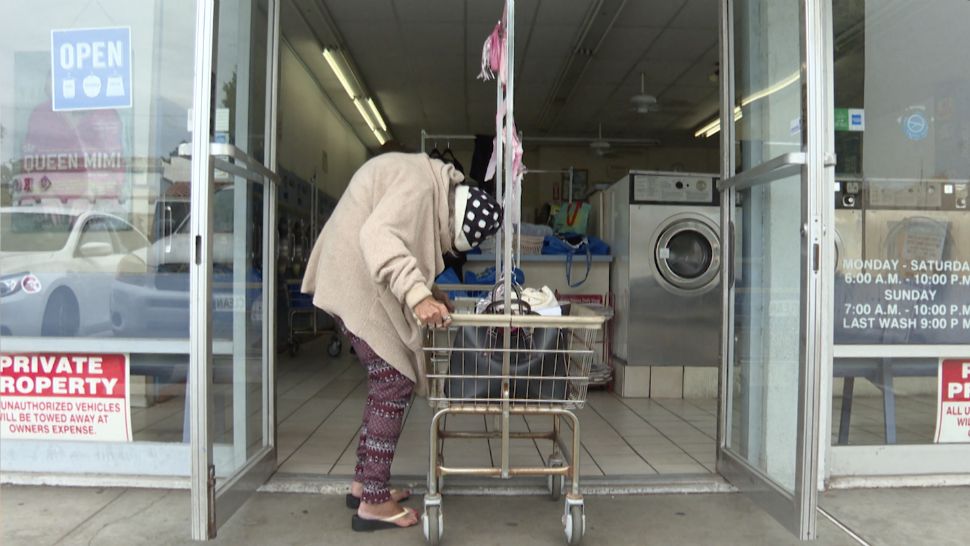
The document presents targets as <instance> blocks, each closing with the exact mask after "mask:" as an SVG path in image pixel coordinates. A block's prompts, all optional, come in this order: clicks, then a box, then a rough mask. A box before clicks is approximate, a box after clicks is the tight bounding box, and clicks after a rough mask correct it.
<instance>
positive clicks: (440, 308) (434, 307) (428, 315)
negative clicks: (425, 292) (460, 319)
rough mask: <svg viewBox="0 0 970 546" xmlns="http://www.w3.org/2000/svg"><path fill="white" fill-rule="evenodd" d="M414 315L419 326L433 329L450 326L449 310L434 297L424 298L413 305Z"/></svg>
mask: <svg viewBox="0 0 970 546" xmlns="http://www.w3.org/2000/svg"><path fill="white" fill-rule="evenodd" d="M414 314H415V316H417V317H418V322H419V323H420V324H427V325H429V326H434V327H435V328H444V327H446V326H448V325H449V324H451V310H450V309H449V308H448V305H446V304H444V303H442V302H440V301H438V300H437V299H436V298H435V297H434V296H432V297H428V298H425V299H423V300H421V303H419V304H417V305H415V306H414Z"/></svg>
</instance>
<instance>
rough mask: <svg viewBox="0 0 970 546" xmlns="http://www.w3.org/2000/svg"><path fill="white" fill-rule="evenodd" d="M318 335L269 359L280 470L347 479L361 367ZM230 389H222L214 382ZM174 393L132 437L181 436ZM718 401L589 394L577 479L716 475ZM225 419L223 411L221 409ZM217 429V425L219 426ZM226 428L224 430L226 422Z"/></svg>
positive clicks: (837, 401) (533, 450)
mask: <svg viewBox="0 0 970 546" xmlns="http://www.w3.org/2000/svg"><path fill="white" fill-rule="evenodd" d="M325 348H326V345H325V343H324V341H323V340H322V339H318V340H315V341H312V342H310V343H307V344H304V345H303V347H302V349H301V352H300V354H299V355H297V357H295V358H290V357H288V356H287V355H279V356H278V357H277V366H278V380H277V393H278V396H277V415H278V416H279V429H278V440H279V461H280V468H279V472H281V473H292V474H319V475H331V476H333V475H338V476H345V475H349V474H351V473H352V472H353V466H354V450H355V448H356V439H357V433H358V430H359V426H360V414H361V411H362V408H363V402H364V398H365V397H366V384H365V376H364V373H363V369H362V368H361V367H360V366H359V365H358V364H357V361H356V359H355V358H353V357H351V356H350V355H349V354H348V353H347V350H346V347H345V350H344V352H343V354H342V355H341V356H340V357H338V358H336V359H332V358H329V357H326V356H321V355H325V353H326V351H325ZM216 388H217V390H219V389H222V390H228V388H229V386H228V385H217V387H216ZM166 390H167V391H168V392H169V393H171V394H173V396H171V397H169V398H167V399H166V400H165V401H163V402H160V403H157V404H155V405H153V406H151V407H149V408H134V409H133V411H132V427H133V431H134V436H135V440H136V441H167V442H179V441H182V439H183V438H182V429H183V421H184V419H183V408H184V400H185V399H184V395H183V394H182V392H184V384H183V385H169V386H167V389H166ZM841 403H842V401H841V397H838V396H836V397H834V398H833V400H832V442H833V443H835V442H836V441H837V438H838V427H839V411H840V408H841ZM716 406H717V402H716V400H714V399H688V400H680V399H650V400H648V399H634V398H628V399H624V398H620V397H619V396H616V395H615V394H613V393H610V392H607V391H604V390H591V391H590V393H589V397H588V404H587V405H586V408H584V409H582V410H580V411H579V412H578V416H579V418H580V424H581V427H582V444H583V451H582V453H581V472H582V474H583V475H585V476H630V475H634V476H655V475H675V474H708V473H712V472H714V461H715V447H714V442H715V440H714V438H715V434H716V411H717V408H716ZM222 415H224V416H225V417H224V418H225V419H226V420H227V422H228V420H229V419H231V415H232V412H231V411H229V410H228V408H227V409H226V410H225V411H224V412H223V413H222ZM896 415H897V435H898V442H899V443H907V444H912V443H930V442H932V435H933V426H934V424H935V418H936V409H935V403H934V397H933V396H929V395H909V396H897V400H896ZM430 418H431V408H430V407H429V406H428V405H427V403H426V402H425V401H424V399H416V400H415V402H414V403H413V404H412V405H411V406H410V407H409V410H408V415H407V418H406V422H405V427H404V432H403V434H402V436H401V440H400V446H399V449H398V456H397V457H396V459H395V463H394V468H393V472H394V473H395V475H423V474H425V472H426V471H427V466H428V462H427V461H428V442H429V440H428V424H429V422H430ZM550 421H551V420H550V419H548V418H545V419H541V418H538V417H530V418H528V419H525V418H522V417H516V418H515V419H514V421H513V425H512V426H513V430H543V429H548V428H549V427H550V426H551V423H550ZM491 426H494V423H493V422H492V418H486V417H484V416H460V417H458V416H452V417H450V418H449V421H448V428H449V429H452V430H457V429H467V430H486V429H488V428H489V427H491ZM217 428H218V427H217ZM225 428H226V431H227V432H228V431H230V430H231V426H227V427H225ZM883 439H884V427H883V408H882V398H881V397H878V396H856V398H855V403H854V407H853V412H852V420H851V427H850V431H849V443H850V444H855V445H859V444H882V443H884V440H883ZM550 451H551V446H550V444H549V442H547V441H541V440H540V441H538V442H536V441H532V440H517V441H514V442H513V443H512V446H511V455H512V463H513V464H514V465H517V466H527V465H528V466H531V465H540V464H543V462H544V458H545V457H546V456H548V454H549V452H550ZM500 456H501V455H500V446H499V445H498V442H496V441H494V440H493V441H491V442H490V441H489V440H484V439H482V440H452V441H449V443H448V444H447V445H446V448H445V457H446V460H447V463H448V464H450V465H455V466H458V465H461V466H476V465H481V466H486V465H488V466H490V465H492V464H495V463H496V462H497V461H499V460H500Z"/></svg>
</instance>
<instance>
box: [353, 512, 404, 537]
mask: <svg viewBox="0 0 970 546" xmlns="http://www.w3.org/2000/svg"><path fill="white" fill-rule="evenodd" d="M412 513H414V512H412V511H411V509H410V508H405V509H404V510H401V513H399V514H397V515H396V516H391V517H389V518H382V519H365V518H362V517H360V516H358V515H357V514H354V517H352V518H351V519H350V528H351V529H353V530H354V531H357V532H371V531H383V530H385V529H407V527H401V526H400V525H398V524H396V523H394V522H395V521H397V520H399V519H401V518H406V517H408V516H409V515H411V514H412ZM415 525H417V524H415ZM408 527H414V525H408Z"/></svg>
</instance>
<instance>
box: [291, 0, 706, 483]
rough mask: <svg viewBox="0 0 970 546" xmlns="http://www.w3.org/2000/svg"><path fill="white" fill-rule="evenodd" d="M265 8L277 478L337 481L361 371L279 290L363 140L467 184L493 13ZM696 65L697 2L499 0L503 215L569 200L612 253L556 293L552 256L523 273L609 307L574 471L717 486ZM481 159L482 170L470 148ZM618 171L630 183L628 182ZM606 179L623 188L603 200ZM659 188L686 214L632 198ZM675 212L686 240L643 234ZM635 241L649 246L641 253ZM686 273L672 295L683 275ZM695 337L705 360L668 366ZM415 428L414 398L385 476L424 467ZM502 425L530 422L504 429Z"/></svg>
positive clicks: (489, 115)
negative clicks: (273, 70) (506, 50)
mask: <svg viewBox="0 0 970 546" xmlns="http://www.w3.org/2000/svg"><path fill="white" fill-rule="evenodd" d="M281 8H282V9H281V33H282V39H281V46H280V106H279V124H280V128H279V130H278V137H279V142H278V150H279V155H278V157H279V165H280V172H281V173H283V178H284V181H283V183H282V185H281V190H280V191H281V194H280V199H279V202H280V204H279V211H280V212H279V220H280V222H281V228H280V229H281V232H280V235H281V237H280V241H281V243H280V256H281V263H280V269H279V270H280V271H281V272H283V273H281V274H280V275H279V277H280V278H279V281H280V282H281V283H282V285H283V286H286V283H287V282H288V283H289V287H290V288H281V289H280V290H279V291H278V292H277V293H278V294H280V295H281V296H284V295H285V294H289V295H291V296H293V297H292V298H287V299H286V302H284V301H280V298H278V309H277V317H278V318H277V322H278V324H279V325H280V329H279V330H280V331H279V332H278V337H277V340H278V341H277V347H278V349H279V351H278V355H277V359H276V362H277V374H278V386H277V416H278V418H277V422H278V439H279V445H278V461H279V470H278V476H289V477H293V476H297V475H299V476H304V477H314V478H322V477H326V478H335V479H342V478H346V477H348V476H350V475H351V474H352V472H353V465H354V457H355V455H354V451H355V447H356V438H357V434H358V432H359V425H360V414H361V411H362V406H363V402H364V399H365V397H366V377H365V374H364V371H363V369H362V368H361V367H360V366H359V364H358V363H357V362H356V359H355V358H354V356H353V355H351V354H349V346H348V345H347V344H346V343H344V344H343V346H342V347H340V346H339V343H334V342H333V341H332V340H331V333H330V332H329V331H327V327H328V326H329V325H330V323H329V319H328V318H327V317H326V316H323V315H322V314H321V315H319V316H316V317H314V316H313V313H312V312H309V313H306V312H302V311H301V310H300V307H299V305H300V302H299V301H297V300H298V299H299V296H296V295H295V294H294V292H293V290H292V287H293V286H294V285H295V284H296V283H297V282H298V280H299V278H300V273H301V271H302V261H304V260H305V259H306V255H307V254H308V253H309V245H311V244H312V242H313V238H314V237H315V236H316V233H317V231H318V230H319V226H320V225H322V222H325V220H326V215H327V211H328V210H330V208H331V207H332V205H333V203H335V201H336V199H338V198H339V196H340V194H341V192H342V191H343V188H344V187H345V186H346V184H347V182H348V180H349V179H350V176H351V174H352V173H353V171H354V170H355V169H356V168H357V167H358V166H359V165H360V164H362V163H363V162H364V161H365V160H366V159H367V157H369V156H370V155H372V154H373V153H374V152H376V151H377V150H379V149H380V148H381V145H382V144H384V141H385V140H390V141H391V143H390V144H385V145H384V147H385V148H387V147H393V149H402V148H403V149H404V150H407V151H415V152H416V151H422V150H423V151H425V152H428V153H430V154H431V155H435V154H438V155H444V156H450V158H451V159H452V160H453V161H454V162H455V163H456V164H458V165H460V166H461V168H462V169H463V171H464V172H465V174H466V176H468V177H469V178H471V179H473V180H475V181H476V182H484V181H483V180H480V179H481V178H482V174H481V173H480V171H481V169H482V167H483V165H481V163H482V151H481V148H482V147H483V146H486V147H487V145H490V143H491V135H493V134H494V116H495V86H494V83H493V82H483V81H479V80H476V78H475V77H476V75H477V74H478V72H479V70H480V57H481V47H482V43H483V41H484V40H485V38H486V37H487V35H488V34H489V32H491V30H492V27H493V26H494V25H495V22H496V21H497V20H498V19H499V18H500V17H501V10H502V3H501V2H487V3H483V2H471V1H466V2H448V3H434V2H419V3H413V2H397V1H390V0H386V1H375V2H359V1H349V0H348V1H327V2H307V1H299V0H292V1H285V2H283V3H282V5H281ZM325 50H327V51H329V52H330V53H329V55H325V54H324V51H325ZM718 55H719V53H718V3H717V2H716V1H715V0H688V1H684V0H663V1H655V2H626V1H606V2H597V3H593V4H591V3H589V2H584V1H579V0H573V1H569V2H550V1H542V0H532V1H520V2H517V4H516V58H515V77H516V82H517V83H516V89H517V90H516V117H517V125H518V127H519V129H520V130H521V131H522V132H523V140H524V147H525V157H524V161H525V164H526V165H527V166H528V168H529V170H530V171H531V172H530V173H529V174H527V175H526V178H525V182H524V183H523V210H522V215H523V221H524V222H528V223H532V224H535V225H539V224H542V223H544V220H545V217H546V216H548V212H547V211H546V208H547V207H548V205H550V204H552V205H555V204H556V203H561V202H566V203H568V202H569V201H571V200H575V201H576V202H581V201H585V202H588V203H589V204H590V207H589V209H590V211H589V219H588V225H587V232H588V233H589V234H590V235H595V236H598V237H601V238H603V239H606V240H607V242H608V243H609V244H611V246H612V247H613V253H612V255H611V256H610V257H609V258H608V259H606V260H602V263H595V264H593V265H592V266H591V267H589V268H587V269H588V270H589V275H588V276H587V277H588V278H587V282H586V283H585V286H583V285H580V286H579V287H578V288H573V289H570V286H569V284H570V282H567V279H566V277H565V274H564V272H563V267H562V265H561V264H560V265H559V266H558V267H549V266H548V265H535V266H533V267H531V268H530V267H528V266H523V268H524V269H526V284H527V285H532V284H534V283H539V284H545V285H548V286H550V288H552V289H554V290H556V291H557V292H559V293H561V294H568V295H575V296H577V297H589V296H595V297H597V298H598V299H594V301H596V302H597V303H598V304H599V305H600V306H601V307H602V308H604V309H605V310H607V311H609V312H611V313H615V312H616V311H617V310H619V312H618V313H617V314H616V317H615V319H614V321H613V327H612V328H611V329H610V331H609V332H610V333H609V335H608V336H605V338H604V339H602V340H600V342H601V347H602V351H601V354H600V355H599V359H598V360H599V365H600V366H602V369H604V370H605V371H604V373H603V375H602V378H601V381H600V384H599V385H593V386H591V388H590V392H589V397H588V404H587V406H586V408H585V409H583V410H582V411H580V412H579V417H580V420H581V423H582V426H583V427H584V429H583V448H584V449H583V452H582V468H581V473H582V475H583V478H584V479H588V478H594V479H607V480H613V479H627V478H630V477H634V478H636V479H637V480H644V481H655V480H659V481H661V482H666V481H670V480H672V479H676V480H679V479H682V478H684V477H685V476H690V477H704V478H705V479H707V480H709V481H710V483H711V484H716V483H719V482H718V480H717V479H716V474H715V452H716V434H717V433H716V431H717V370H718V365H719V363H720V357H719V353H718V349H719V343H718V336H719V332H720V320H721V309H720V305H719V301H720V289H719V262H718V259H719V253H720V246H719V245H720V241H719V225H720V222H719V220H718V217H719V211H718V203H717V196H716V193H717V192H716V191H715V189H714V184H713V182H714V178H716V173H717V172H718V171H719V167H720V164H719V157H720V156H719V140H718V135H717V131H716V130H712V128H711V127H705V126H707V125H710V123H709V122H711V121H713V120H715V119H716V118H717V115H718V104H719V103H718V100H719V83H718V76H719V63H718V58H719V57H718ZM333 58H337V60H336V61H334V60H333ZM334 62H336V64H337V66H338V67H339V68H337V70H338V71H341V72H344V74H342V75H341V76H338V75H337V73H336V72H335V70H334V68H333V63H334ZM341 78H344V79H345V80H350V81H349V85H350V86H351V87H352V88H354V89H355V91H356V93H355V94H357V95H359V96H363V97H366V98H368V99H370V100H371V101H372V103H371V104H369V105H368V107H372V108H375V109H376V110H377V112H379V114H378V117H379V118H380V121H381V122H383V123H381V124H379V125H383V126H384V127H383V128H382V127H372V126H371V125H374V124H375V122H374V121H373V119H374V118H373V116H371V121H367V122H365V120H364V118H363V117H362V115H361V113H360V112H359V111H358V106H360V105H362V104H363V103H365V102H366V101H360V100H358V101H354V100H352V97H351V96H350V91H348V90H347V85H345V83H343V82H341ZM485 153H486V155H485V156H484V159H485V161H487V159H488V155H487V154H488V153H490V148H489V149H488V150H487V151H486V152H485ZM631 171H644V173H643V174H641V175H638V176H640V178H637V177H636V176H631V174H630V173H631ZM659 173H673V174H672V175H671V176H672V177H673V178H684V177H688V178H689V177H690V176H693V177H694V178H692V179H691V180H694V179H696V181H702V180H704V177H703V176H700V177H698V176H697V173H700V174H701V175H703V174H704V173H708V174H709V175H710V182H697V183H695V185H694V189H697V191H696V192H695V193H690V191H689V190H684V188H683V187H682V186H680V187H676V186H674V184H676V183H677V182H678V181H679V180H673V179H672V178H671V179H670V180H667V179H665V178H664V176H663V175H661V174H659ZM678 173H682V174H678ZM687 173H693V174H692V175H687ZM655 179H656V180H655ZM685 180H686V178H685ZM686 183H687V184H690V183H691V182H686ZM650 184H654V185H656V188H653V189H649V188H648V189H647V190H640V191H646V192H647V193H646V194H644V195H637V196H634V197H635V198H634V199H633V200H631V199H629V198H626V199H619V198H617V197H616V196H614V195H613V194H614V193H615V194H618V195H624V194H629V193H631V192H630V190H628V188H630V187H632V186H634V185H636V186H637V187H640V188H643V187H648V186H649V185H650ZM664 184H669V185H670V187H669V188H668V187H666V186H664ZM705 184H709V185H705ZM698 185H699V186H700V188H699V189H698V188H697V186H698ZM610 186H615V187H622V188H623V190H622V191H616V190H615V189H614V191H613V192H612V193H611V192H609V191H608V189H607V188H609V187H610ZM307 188H315V189H317V190H319V192H320V195H319V198H318V199H317V200H315V201H314V203H313V204H311V203H310V201H311V199H310V198H309V197H307V198H305V199H304V201H303V204H301V202H300V201H299V200H300V198H301V196H303V194H304V192H305V190H306V189H307ZM668 190H669V191H675V192H677V191H679V195H681V194H682V195H686V196H687V198H688V199H691V198H693V199H696V200H699V201H700V204H701V205H706V207H705V206H700V207H694V208H689V209H688V210H686V211H685V210H684V209H683V207H682V206H679V205H682V203H681V202H680V201H683V199H678V200H672V201H671V202H666V201H664V200H663V199H662V198H653V197H652V196H653V195H654V193H663V192H664V191H668ZM310 191H313V190H312V189H311V190H310ZM705 195H709V196H710V199H709V200H707V201H705V199H707V197H705ZM695 204H696V203H695ZM304 205H306V206H304ZM670 205H678V206H670ZM311 209H312V210H311ZM621 209H622V210H621ZM695 209H697V210H695ZM684 214H688V215H694V214H696V215H697V216H698V217H699V221H700V225H699V227H698V228H697V229H694V230H691V229H686V230H685V229H676V228H675V229H674V230H673V231H672V232H670V233H669V234H668V235H666V236H665V235H664V234H663V232H664V230H667V231H669V230H670V227H671V226H670V225H667V226H664V225H663V224H665V223H666V224H670V222H666V220H668V219H669V218H671V217H674V216H678V215H684ZM641 216H643V217H645V218H646V219H647V220H649V221H650V222H653V223H654V224H655V225H654V227H653V229H652V231H656V235H653V236H651V237H638V233H639V232H638V229H640V224H639V222H641V220H642V219H641ZM617 218H619V221H617V220H616V219H617ZM624 221H625V222H627V223H626V224H625V225H624ZM630 222H633V223H632V224H631V223H630ZM700 228H704V229H700ZM631 233H632V235H631ZM661 239H662V240H661ZM648 245H653V246H657V245H660V246H657V251H656V252H654V251H653V250H652V249H651V248H645V247H646V246H648ZM618 258H619V259H618ZM655 260H659V261H660V262H666V264H667V266H668V267H666V268H663V267H657V266H656V265H655V264H656V261H655ZM487 262H488V260H487V258H484V259H482V260H481V261H475V260H474V259H471V260H470V261H469V262H468V263H466V264H465V271H466V272H467V271H472V272H480V271H481V270H482V269H484V268H485V266H486V265H487ZM622 265H626V266H627V268H626V270H625V272H623V269H622V267H621V266H622ZM581 267H582V266H576V269H580V268H581ZM611 271H612V278H611ZM665 273H667V274H668V275H669V276H668V277H667V279H668V281H665V280H664V277H663V275H664V274H665ZM580 274H581V273H580ZM705 275H706V276H707V277H708V278H706V280H703V282H700V284H697V283H695V284H694V285H693V287H692V286H691V285H690V280H691V276H697V277H702V276H705ZM670 276H673V277H674V278H675V279H680V280H686V281H687V287H686V288H684V287H678V286H676V285H675V284H672V283H670V282H669V279H670ZM654 277H656V278H658V279H660V280H659V281H657V292H656V293H655V294H654V295H653V296H651V295H650V294H649V293H647V295H646V296H644V290H643V287H642V283H643V282H644V281H645V280H647V279H648V278H649V279H653V278H654ZM665 283H666V286H661V285H663V284H665ZM698 288H700V289H702V290H698ZM691 289H693V292H692V291H691ZM631 291H632V292H634V294H635V296H634V297H631V294H630V293H631ZM701 293H704V294H706V297H705V296H702V295H701ZM644 298H646V299H644ZM651 298H659V299H660V300H663V301H662V302H661V303H658V301H659V300H657V301H654V300H652V299H651ZM696 301H704V302H706V303H705V304H704V305H702V306H693V305H692V304H693V303H694V302H696ZM284 303H289V304H292V305H284ZM671 306H677V307H684V308H692V309H694V311H693V312H691V313H688V314H686V315H685V316H684V317H683V318H682V319H681V320H680V321H679V322H676V324H675V325H672V324H671V323H670V322H669V321H668V323H667V324H658V319H659V316H657V315H656V314H653V315H651V314H650V313H649V312H648V311H649V309H651V308H656V309H659V308H663V309H666V310H668V311H669V310H670V309H671ZM291 319H292V320H291ZM313 321H316V328H314V327H313ZM290 328H292V330H293V331H292V332H290V331H289V329H290ZM644 329H650V330H657V332H658V333H659V334H660V335H656V336H655V337H653V338H652V339H654V343H655V345H653V346H651V345H649V344H647V345H644V344H643V343H639V340H640V338H641V337H642V335H641V334H642V332H643V330H644ZM314 333H316V334H318V335H314ZM294 337H297V338H299V339H297V341H298V343H299V346H298V347H297V348H296V349H295V350H293V347H294V346H293V344H292V343H291V341H292V340H293V339H294ZM662 340H666V342H663V343H662V344H659V345H656V344H658V343H661V342H662ZM698 343H702V344H709V345H711V347H710V350H709V351H703V352H701V353H700V354H693V353H688V352H685V351H686V348H689V347H691V346H692V345H694V346H696V345H697V344H698ZM338 353H339V354H338ZM334 354H336V355H337V356H332V355H334ZM430 417H431V409H430V408H429V407H428V406H427V404H426V403H425V402H424V400H420V399H417V400H415V401H414V403H413V404H412V405H411V406H410V407H409V409H408V414H407V418H406V424H405V428H404V432H403V435H402V437H401V440H400V446H399V449H398V453H397V456H396V458H395V463H394V467H393V469H392V473H393V474H394V475H395V476H399V477H400V476H414V477H419V476H422V475H424V474H425V473H426V472H427V460H428V457H427V451H428V449H429V448H428V438H427V434H428V423H429V422H430ZM460 419H465V420H466V422H462V423H458V424H459V425H461V426H462V427H481V429H482V430H485V429H487V428H488V427H490V426H491V423H490V422H489V419H486V418H484V417H481V416H478V417H462V418H460ZM460 419H459V420H460ZM514 426H515V427H517V428H520V429H523V430H525V429H528V428H530V427H534V426H537V423H535V422H533V421H532V419H531V418H530V419H524V418H522V417H519V418H518V421H517V423H516V424H515V425H514ZM543 426H544V424H543ZM446 445H448V444H446ZM446 449H447V450H449V451H448V455H449V456H452V457H458V458H459V459H460V460H462V461H463V463H467V464H470V465H475V464H483V465H491V464H492V463H493V462H494V461H495V460H496V459H495V458H496V456H497V453H496V449H497V447H496V446H491V445H489V443H488V441H487V440H469V441H460V442H458V441H456V442H452V443H451V444H450V445H448V447H446ZM548 453H549V446H548V445H544V444H543V442H539V443H538V445H537V443H536V442H534V441H528V442H525V443H523V444H522V445H521V446H517V447H514V449H513V457H518V458H519V459H518V460H517V461H516V464H525V465H529V464H536V465H541V464H543V463H544V457H546V456H547V455H548ZM713 487H716V485H713Z"/></svg>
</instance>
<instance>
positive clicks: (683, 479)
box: [259, 473, 738, 496]
mask: <svg viewBox="0 0 970 546" xmlns="http://www.w3.org/2000/svg"><path fill="white" fill-rule="evenodd" d="M351 478H352V477H351V476H349V475H347V476H330V475H323V474H290V473H277V474H274V475H273V476H272V477H271V478H270V479H269V481H268V482H266V483H265V484H263V485H262V486H261V487H260V488H259V492H261V493H311V494H322V495H343V494H345V493H348V492H349V491H350V480H351ZM392 481H393V483H394V485H395V486H397V487H402V486H403V487H407V488H409V489H411V490H412V491H414V492H415V493H417V494H423V493H424V492H425V491H426V490H427V488H426V487H425V485H426V482H427V477H426V476H423V475H409V476H397V477H395V478H393V480H392ZM546 483H547V482H546V479H545V478H543V477H516V478H515V479H510V480H503V479H499V478H475V477H465V476H454V477H451V478H445V484H444V488H443V490H442V494H443V495H486V496H534V495H545V494H548V492H549V490H548V489H547V486H546ZM580 491H581V492H582V493H583V494H584V495H664V494H684V493H737V492H738V490H737V488H735V487H734V486H733V485H731V484H730V483H728V482H727V481H726V480H725V479H724V478H722V477H721V476H719V475H717V474H670V475H664V476H656V475H654V476H635V475H634V476H609V477H607V476H598V477H588V478H582V479H581V481H580Z"/></svg>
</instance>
